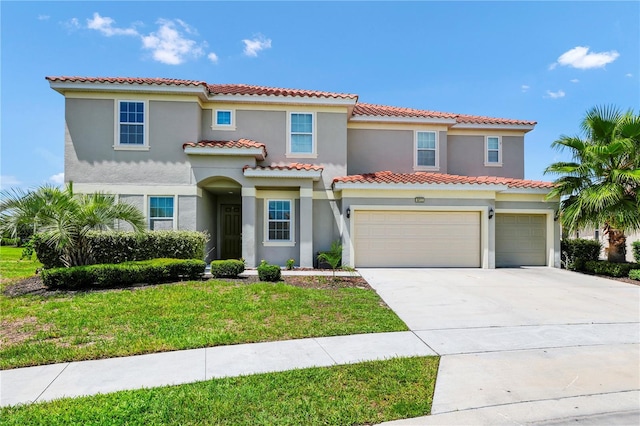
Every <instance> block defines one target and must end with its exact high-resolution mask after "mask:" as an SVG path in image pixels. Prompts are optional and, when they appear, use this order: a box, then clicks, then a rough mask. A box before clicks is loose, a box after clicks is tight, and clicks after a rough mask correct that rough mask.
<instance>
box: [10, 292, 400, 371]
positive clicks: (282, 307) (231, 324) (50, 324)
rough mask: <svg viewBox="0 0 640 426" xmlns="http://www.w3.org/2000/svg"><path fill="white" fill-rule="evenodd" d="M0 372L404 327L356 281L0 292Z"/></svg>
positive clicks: (374, 296) (384, 330) (379, 301)
mask: <svg viewBox="0 0 640 426" xmlns="http://www.w3.org/2000/svg"><path fill="white" fill-rule="evenodd" d="M0 323H1V324H0V325H1V333H2V334H1V335H0V343H1V345H0V369H8V368H16V367H25V366H31V365H41V364H50V363H56V362H63V361H75V360H86V359H98V358H109V357H115V356H126V355H135V354H144V353H151V352H161V351H169V350H178V349H191V348H200V347H206V346H216V345H230V344H237V343H249V342H264V341H273V340H285V339H296V338H303V337H317V336H334V335H346V334H355V333H376V332H386V331H404V330H407V327H406V325H405V324H404V323H403V322H402V321H401V320H400V319H399V318H398V317H397V316H396V315H395V314H394V313H393V311H392V310H390V309H389V308H388V307H386V305H384V303H383V302H382V301H381V299H380V298H379V297H378V295H377V294H376V293H375V292H374V291H373V290H370V289H362V288H326V289H314V288H301V287H296V286H291V285H287V284H283V283H279V284H266V283H253V284H250V283H244V282H238V281H221V280H210V281H190V282H183V283H176V284H167V285H159V286H153V287H139V288H132V289H123V290H108V291H96V292H78V293H62V294H57V295H49V296H42V295H37V296H36V295H23V296H19V297H6V296H4V295H3V296H0Z"/></svg>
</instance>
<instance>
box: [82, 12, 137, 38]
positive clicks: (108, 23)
mask: <svg viewBox="0 0 640 426" xmlns="http://www.w3.org/2000/svg"><path fill="white" fill-rule="evenodd" d="M115 23H116V21H114V20H113V19H112V18H109V17H108V16H100V14H99V13H97V12H96V13H94V14H93V18H92V19H87V28H89V29H91V30H96V31H100V32H101V33H102V34H103V35H105V36H107V37H111V36H114V35H128V36H136V35H138V31H136V29H135V28H118V27H114V26H113V25H114V24H115Z"/></svg>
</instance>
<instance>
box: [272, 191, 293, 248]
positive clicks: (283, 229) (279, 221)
mask: <svg viewBox="0 0 640 426" xmlns="http://www.w3.org/2000/svg"><path fill="white" fill-rule="evenodd" d="M291 225H292V221H291V200H267V238H266V241H276V242H278V241H280V242H289V241H292V240H293V238H292V236H291V232H292V226H291Z"/></svg>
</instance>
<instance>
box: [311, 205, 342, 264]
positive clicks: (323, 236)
mask: <svg viewBox="0 0 640 426" xmlns="http://www.w3.org/2000/svg"><path fill="white" fill-rule="evenodd" d="M340 208H341V201H340V200H313V256H314V259H313V260H314V263H315V260H316V258H315V256H316V253H318V252H319V251H325V250H328V249H329V248H330V247H331V243H332V242H333V241H335V240H338V239H340V227H339V221H340ZM302 214H305V213H304V212H303V213H302Z"/></svg>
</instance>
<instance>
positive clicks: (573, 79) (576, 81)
mask: <svg viewBox="0 0 640 426" xmlns="http://www.w3.org/2000/svg"><path fill="white" fill-rule="evenodd" d="M569 81H570V82H572V83H579V82H580V80H578V79H577V78H572V79H571V80H569Z"/></svg>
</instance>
